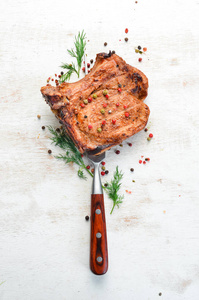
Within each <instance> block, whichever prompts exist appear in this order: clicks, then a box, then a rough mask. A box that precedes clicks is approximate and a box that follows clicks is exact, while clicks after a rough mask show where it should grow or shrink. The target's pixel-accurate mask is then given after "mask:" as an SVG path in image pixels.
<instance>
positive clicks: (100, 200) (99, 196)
mask: <svg viewBox="0 0 199 300" xmlns="http://www.w3.org/2000/svg"><path fill="white" fill-rule="evenodd" d="M87 157H88V158H89V160H90V161H91V162H92V163H93V165H94V177H93V186H92V194H91V219H90V220H91V231H90V268H91V271H92V272H93V273H94V274H96V275H103V274H105V273H106V272H107V270H108V249H107V237H106V219H105V209H104V195H103V189H102V184H101V178H100V170H99V165H100V162H101V161H102V160H103V159H104V158H105V152H104V153H102V154H99V155H93V154H88V153H87Z"/></svg>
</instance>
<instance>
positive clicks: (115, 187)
mask: <svg viewBox="0 0 199 300" xmlns="http://www.w3.org/2000/svg"><path fill="white" fill-rule="evenodd" d="M122 177H123V173H122V172H121V171H118V166H117V167H116V171H115V173H114V175H113V179H112V180H111V182H110V183H106V185H105V191H106V192H107V194H108V196H109V198H110V199H112V200H113V207H112V209H111V212H110V214H112V212H113V210H114V208H115V206H116V205H117V207H119V204H121V203H122V200H123V198H124V195H119V194H118V192H119V190H120V187H121V182H120V181H121V180H122Z"/></svg>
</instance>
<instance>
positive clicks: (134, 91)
mask: <svg viewBox="0 0 199 300" xmlns="http://www.w3.org/2000/svg"><path fill="white" fill-rule="evenodd" d="M137 90H138V86H137V85H136V87H135V88H134V89H131V92H132V94H135V93H136V92H137Z"/></svg>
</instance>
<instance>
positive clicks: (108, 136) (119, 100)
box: [41, 52, 150, 153]
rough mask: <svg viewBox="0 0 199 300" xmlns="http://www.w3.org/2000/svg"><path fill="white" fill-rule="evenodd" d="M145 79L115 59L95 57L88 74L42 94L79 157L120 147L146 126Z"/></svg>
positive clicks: (108, 55)
mask: <svg viewBox="0 0 199 300" xmlns="http://www.w3.org/2000/svg"><path fill="white" fill-rule="evenodd" d="M147 89H148V79H147V77H146V76H145V75H144V74H143V73H142V72H141V71H140V70H138V69H136V68H134V67H132V66H130V65H128V64H126V62H125V61H124V60H123V59H122V58H121V57H119V56H118V55H116V54H114V53H111V52H109V54H106V53H100V54H97V57H96V62H95V65H94V66H93V68H92V69H91V71H90V73H89V74H88V75H86V76H85V77H84V78H83V79H81V80H79V81H77V82H74V83H62V84H61V85H59V86H57V87H53V86H51V85H50V84H47V85H46V86H44V87H42V88H41V93H42V95H43V96H44V98H45V100H46V102H47V103H48V104H49V105H50V107H51V109H52V111H53V112H54V113H55V115H56V116H57V118H58V119H59V120H60V121H61V123H62V124H63V126H64V128H65V129H66V131H67V133H68V134H69V135H70V136H71V138H72V139H73V141H74V143H75V144H76V146H77V148H78V149H79V151H80V152H81V153H83V152H84V151H90V150H92V151H93V150H94V151H95V152H96V153H98V152H102V151H105V150H107V149H108V148H110V147H112V146H114V145H117V144H119V143H121V142H122V141H123V140H125V139H126V138H128V137H130V136H132V135H134V134H135V133H137V132H138V131H140V130H141V129H143V128H144V127H145V126H146V123H147V121H148V117H149V113H150V111H149V108H148V106H147V105H146V104H144V103H143V100H144V99H145V98H146V96H147Z"/></svg>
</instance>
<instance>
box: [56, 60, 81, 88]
mask: <svg viewBox="0 0 199 300" xmlns="http://www.w3.org/2000/svg"><path fill="white" fill-rule="evenodd" d="M61 68H63V69H66V70H68V72H67V73H65V74H63V75H62V76H61V78H60V80H59V82H60V83H62V82H64V81H67V80H70V77H71V75H72V74H73V73H74V72H75V73H76V74H77V75H78V73H77V70H76V69H75V64H74V63H72V64H63V65H61Z"/></svg>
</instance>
